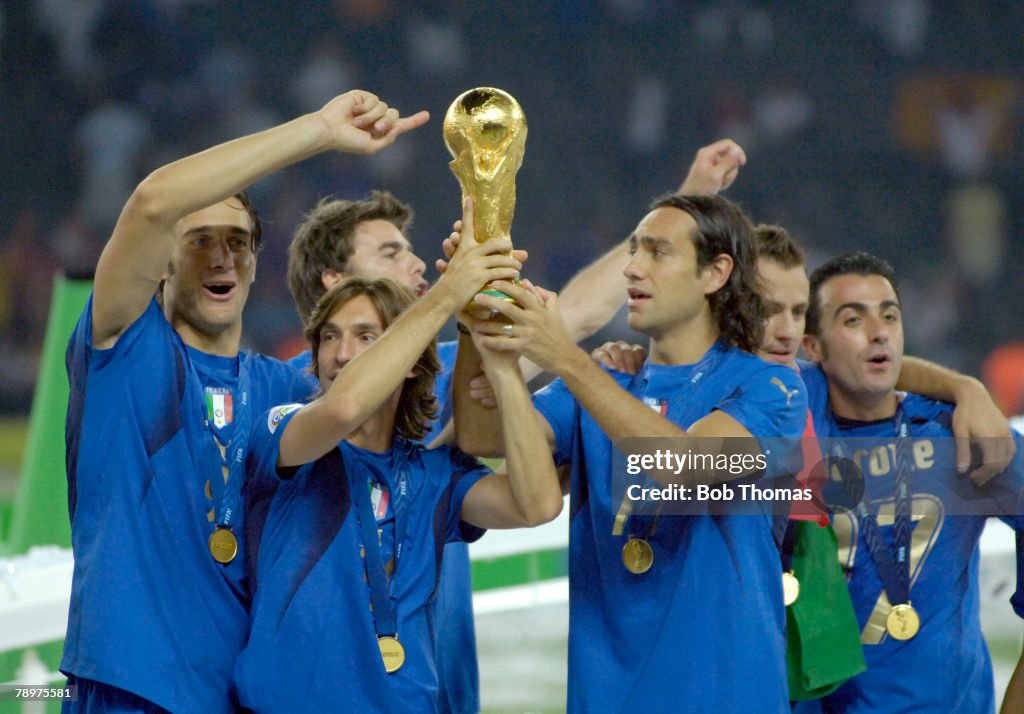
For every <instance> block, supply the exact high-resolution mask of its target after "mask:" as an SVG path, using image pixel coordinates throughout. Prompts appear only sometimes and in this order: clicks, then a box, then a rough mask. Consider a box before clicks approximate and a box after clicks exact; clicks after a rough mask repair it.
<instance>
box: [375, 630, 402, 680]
mask: <svg viewBox="0 0 1024 714" xmlns="http://www.w3.org/2000/svg"><path fill="white" fill-rule="evenodd" d="M377 646H378V647H380V656H381V658H382V659H383V660H384V671H385V672H387V673H388V674H393V673H395V672H397V671H398V670H399V669H401V668H402V665H403V664H405V648H404V647H402V643H401V642H399V641H398V638H397V637H391V636H389V635H383V636H381V637H378V638H377Z"/></svg>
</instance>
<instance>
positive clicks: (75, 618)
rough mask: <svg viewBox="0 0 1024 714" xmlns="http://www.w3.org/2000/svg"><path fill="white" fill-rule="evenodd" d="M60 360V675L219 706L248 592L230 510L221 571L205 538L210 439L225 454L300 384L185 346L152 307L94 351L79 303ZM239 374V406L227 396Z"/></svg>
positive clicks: (240, 533) (215, 469)
mask: <svg viewBox="0 0 1024 714" xmlns="http://www.w3.org/2000/svg"><path fill="white" fill-rule="evenodd" d="M207 358H210V359H207ZM66 364H67V371H68V379H69V383H70V401H69V405H68V415H67V433H66V439H67V443H66V448H67V477H68V509H69V512H70V517H71V539H72V547H73V549H74V555H75V569H74V576H73V581H72V595H71V608H70V613H69V618H68V631H67V638H66V640H65V645H64V657H63V659H62V660H61V670H62V671H64V672H66V673H68V674H71V675H75V676H77V677H79V678H84V679H90V680H95V681H97V682H100V683H103V684H107V685H112V686H114V687H118V688H121V689H124V690H127V691H128V692H131V693H133V694H135V695H138V696H140V697H142V698H144V699H146V700H149V701H151V702H154V703H156V704H158V705H160V706H161V707H164V708H166V709H170V710H174V711H206V712H227V711H231V710H232V708H233V702H232V697H231V694H230V684H231V671H232V666H233V662H234V659H235V657H236V655H237V654H238V652H239V651H240V650H241V648H242V645H243V644H244V642H245V635H246V628H247V625H248V613H247V607H248V604H249V595H248V591H247V587H246V583H245V567H244V550H245V537H244V522H242V520H241V517H242V513H241V509H238V508H236V509H235V510H236V511H237V513H235V514H234V524H235V527H234V533H235V534H236V537H237V538H238V540H239V548H240V553H239V555H238V556H237V557H236V558H235V559H234V560H233V561H232V562H231V563H230V564H229V565H226V566H225V565H221V564H219V563H217V562H215V561H214V560H213V558H212V556H211V554H210V550H209V546H208V542H207V541H208V539H209V537H210V534H211V533H212V532H213V530H214V519H215V517H216V515H218V514H217V513H216V511H217V508H218V505H217V504H215V501H214V498H213V496H214V495H215V492H219V491H220V489H219V488H217V484H216V482H215V481H214V480H215V479H217V478H221V479H223V472H222V464H223V461H222V460H221V458H220V457H219V456H216V454H217V448H216V446H215V445H214V441H213V439H214V437H213V435H212V431H216V432H218V433H219V434H220V437H221V438H222V439H224V440H225V441H224V445H225V446H226V444H227V443H228V441H229V440H230V438H231V432H232V423H241V422H244V420H245V419H244V418H243V417H247V414H248V413H249V412H251V411H253V410H258V411H257V413H260V412H262V411H263V410H265V409H267V408H269V406H268V405H270V404H273V403H279V402H281V401H282V400H294V399H299V398H302V397H304V396H305V395H306V394H307V393H308V391H309V390H308V384H307V382H306V380H305V379H303V378H302V377H301V375H297V373H296V372H295V371H294V370H293V369H292V368H290V367H288V366H286V365H285V364H284V363H281V362H278V361H276V360H272V359H269V358H265V357H253V356H252V355H249V354H247V353H242V354H240V355H239V357H238V358H230V359H229V358H222V357H221V358H218V357H214V356H211V355H203V354H202V353H197V352H195V351H193V350H190V349H188V348H186V347H185V345H184V343H183V342H182V341H181V338H180V337H179V335H178V334H177V333H176V332H175V331H174V330H173V329H172V328H171V326H170V325H169V324H168V322H167V320H166V319H165V318H164V315H163V312H162V311H161V309H160V307H159V306H158V305H157V303H156V300H153V301H152V302H151V303H150V305H149V306H148V308H147V309H146V311H145V312H144V313H143V314H142V315H141V316H140V317H139V318H138V319H137V320H136V321H135V322H134V323H133V324H132V325H131V326H130V327H128V329H127V330H125V332H124V333H123V334H122V335H121V336H120V337H119V338H118V340H117V343H116V344H115V345H114V346H113V347H112V348H110V349H102V350H101V349H95V348H94V347H93V346H92V299H91V298H90V300H89V302H88V304H87V305H86V308H85V311H84V313H83V315H82V317H81V319H80V320H79V322H78V325H77V326H76V328H75V330H74V332H73V333H72V335H71V339H70V342H69V344H68V349H67V355H66ZM243 376H244V379H245V381H246V382H247V383H248V385H249V388H248V391H247V393H246V396H245V398H244V399H243V398H241V395H239V394H236V393H234V392H233V389H234V387H235V386H236V384H237V382H236V380H242V378H243ZM208 423H209V427H208V426H207V424H208ZM211 430H212V431H211ZM211 453H212V454H214V455H215V460H214V461H211V458H210V454H211ZM211 485H213V488H212V489H211ZM154 643H159V644H158V645H156V644H154Z"/></svg>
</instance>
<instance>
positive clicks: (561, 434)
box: [533, 379, 580, 465]
mask: <svg viewBox="0 0 1024 714" xmlns="http://www.w3.org/2000/svg"><path fill="white" fill-rule="evenodd" d="M533 406H534V408H535V409H536V410H537V411H538V412H540V414H541V416H543V417H544V418H545V419H547V422H548V424H549V425H550V426H551V430H552V431H553V432H554V433H555V463H556V464H558V465H562V464H564V463H567V462H568V461H569V459H570V455H571V454H572V440H573V435H574V434H575V433H576V430H577V427H578V426H579V419H580V409H579V404H578V403H577V402H576V397H574V396H573V395H572V392H570V391H569V388H568V387H566V386H565V382H563V381H562V380H561V379H556V380H555V381H553V382H551V384H549V385H547V386H546V387H544V388H543V389H540V390H538V391H537V392H536V393H535V394H534V395H533Z"/></svg>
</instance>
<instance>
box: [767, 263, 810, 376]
mask: <svg viewBox="0 0 1024 714" xmlns="http://www.w3.org/2000/svg"><path fill="white" fill-rule="evenodd" d="M757 272H758V275H759V276H760V278H761V285H762V287H763V289H764V292H763V294H762V297H763V298H764V303H765V310H766V313H767V318H766V319H765V325H764V342H762V343H761V347H760V348H759V349H758V350H757V355H758V357H760V358H761V359H764V360H768V361H769V362H778V363H779V364H784V365H787V366H789V367H793V366H794V365H795V364H796V353H797V350H798V349H799V348H800V341H801V340H802V339H803V336H804V324H805V322H806V318H807V295H808V293H809V291H810V283H809V281H808V280H807V271H805V270H804V267H803V266H802V265H798V266H795V267H793V268H784V267H782V265H780V264H779V262H778V261H776V260H772V259H771V258H759V259H758V261H757Z"/></svg>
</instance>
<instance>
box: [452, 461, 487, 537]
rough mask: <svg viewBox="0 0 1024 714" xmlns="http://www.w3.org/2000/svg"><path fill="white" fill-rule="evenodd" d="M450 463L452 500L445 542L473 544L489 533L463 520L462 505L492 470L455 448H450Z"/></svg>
mask: <svg viewBox="0 0 1024 714" xmlns="http://www.w3.org/2000/svg"><path fill="white" fill-rule="evenodd" d="M448 449H449V456H448V463H449V467H450V468H451V498H450V499H449V502H448V526H447V529H446V535H445V542H452V541H465V542H466V543H472V542H474V541H477V540H479V539H480V537H481V536H483V534H484V533H486V532H487V531H486V530H485V529H483V528H478V527H477V526H474V525H472V524H470V523H466V522H465V521H463V520H462V518H461V514H462V503H463V501H465V500H466V494H467V493H469V490H470V489H471V488H473V486H475V485H476V483H477V482H478V481H479V480H480V479H482V478H483V477H484V476H489V475H490V474H491V470H490V469H489V468H487V467H486V466H484V465H483V464H482V463H480V461H479V460H477V459H475V458H473V457H472V456H470V455H469V454H467V453H465V452H464V451H461V450H460V449H457V448H455V447H448Z"/></svg>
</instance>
